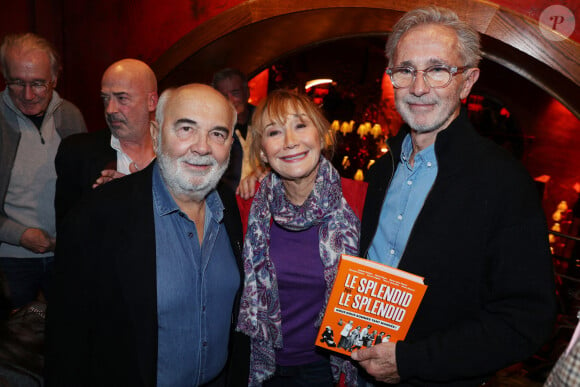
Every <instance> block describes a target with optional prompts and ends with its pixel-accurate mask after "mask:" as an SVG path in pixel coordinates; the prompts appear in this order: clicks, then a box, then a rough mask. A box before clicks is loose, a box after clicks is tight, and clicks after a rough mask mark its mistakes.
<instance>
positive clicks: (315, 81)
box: [304, 78, 332, 90]
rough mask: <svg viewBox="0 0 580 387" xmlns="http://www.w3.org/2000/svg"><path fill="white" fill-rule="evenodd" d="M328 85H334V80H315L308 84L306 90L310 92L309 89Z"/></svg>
mask: <svg viewBox="0 0 580 387" xmlns="http://www.w3.org/2000/svg"><path fill="white" fill-rule="evenodd" d="M327 83H332V79H328V78H325V79H313V80H311V81H308V82H306V86H304V88H305V89H306V90H308V89H310V88H312V87H314V86H318V85H324V84H327Z"/></svg>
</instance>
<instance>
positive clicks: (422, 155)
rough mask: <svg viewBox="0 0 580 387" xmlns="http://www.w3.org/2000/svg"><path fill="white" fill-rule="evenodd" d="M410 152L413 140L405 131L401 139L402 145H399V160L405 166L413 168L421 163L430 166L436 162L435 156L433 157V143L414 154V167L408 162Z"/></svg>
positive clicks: (411, 152) (411, 151)
mask: <svg viewBox="0 0 580 387" xmlns="http://www.w3.org/2000/svg"><path fill="white" fill-rule="evenodd" d="M412 154H413V141H412V139H411V135H410V134H408V133H407V135H406V136H405V138H404V139H403V145H402V147H401V161H402V162H403V163H404V164H405V166H406V167H407V168H409V169H414V168H418V167H421V166H422V165H427V166H431V165H436V164H437V158H436V157H435V145H433V144H431V145H429V146H428V147H427V148H425V149H423V150H421V151H420V152H418V153H417V154H415V162H414V167H411V165H410V164H409V160H410V159H411V155H412Z"/></svg>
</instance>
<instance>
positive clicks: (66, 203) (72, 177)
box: [54, 129, 117, 228]
mask: <svg viewBox="0 0 580 387" xmlns="http://www.w3.org/2000/svg"><path fill="white" fill-rule="evenodd" d="M54 164H55V168H56V176H57V178H56V192H55V198H54V207H55V213H56V223H57V228H58V226H59V224H60V222H61V221H62V219H63V218H64V215H65V214H66V213H67V212H68V211H69V210H70V209H71V208H72V207H73V205H74V204H75V203H77V202H78V201H79V199H80V198H81V196H82V195H84V194H85V193H87V192H91V191H92V190H93V184H94V183H95V180H97V178H98V177H100V176H101V171H102V170H103V169H116V168H117V152H116V151H115V150H114V149H113V148H111V132H110V131H109V130H108V129H105V130H100V131H98V132H92V133H81V134H75V135H72V136H69V137H67V138H66V139H64V140H63V141H62V142H61V143H60V146H59V147H58V152H57V154H56V158H55V161H54Z"/></svg>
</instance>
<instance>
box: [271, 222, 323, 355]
mask: <svg viewBox="0 0 580 387" xmlns="http://www.w3.org/2000/svg"><path fill="white" fill-rule="evenodd" d="M318 246H319V243H318V227H311V228H309V229H308V230H304V231H288V230H285V229H283V228H282V227H280V226H278V225H277V224H276V223H275V222H274V223H272V227H271V230H270V257H271V259H272V262H273V263H274V267H275V270H276V279H277V281H278V293H279V295H280V308H281V310H282V337H283V348H282V349H280V350H278V351H277V352H276V363H277V364H279V365H281V366H294V365H303V364H308V363H312V362H315V361H318V360H320V359H321V358H322V355H319V354H317V353H315V352H314V349H315V346H314V342H315V340H316V335H317V334H318V328H317V327H315V326H314V324H315V323H316V320H317V319H318V315H319V313H320V310H321V309H322V305H323V303H324V297H325V293H326V282H325V281H324V274H323V273H324V267H323V265H322V260H321V259H320V250H319V247H318Z"/></svg>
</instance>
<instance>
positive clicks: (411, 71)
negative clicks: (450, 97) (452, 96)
mask: <svg viewBox="0 0 580 387" xmlns="http://www.w3.org/2000/svg"><path fill="white" fill-rule="evenodd" d="M469 68H470V67H469V66H464V67H457V66H445V65H435V66H430V67H427V68H426V69H425V70H417V69H416V68H414V67H411V66H401V67H392V68H391V67H389V68H387V70H386V73H387V74H388V75H389V77H391V82H392V83H393V87H395V88H397V89H404V88H407V87H409V86H411V84H412V83H413V82H414V81H415V78H416V77H417V73H419V72H421V73H423V80H424V81H425V83H426V84H427V85H428V86H429V87H430V88H433V89H438V88H442V87H447V86H448V85H449V84H450V83H451V80H452V79H453V76H454V75H457V74H461V73H463V72H464V71H465V70H467V69H469Z"/></svg>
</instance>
